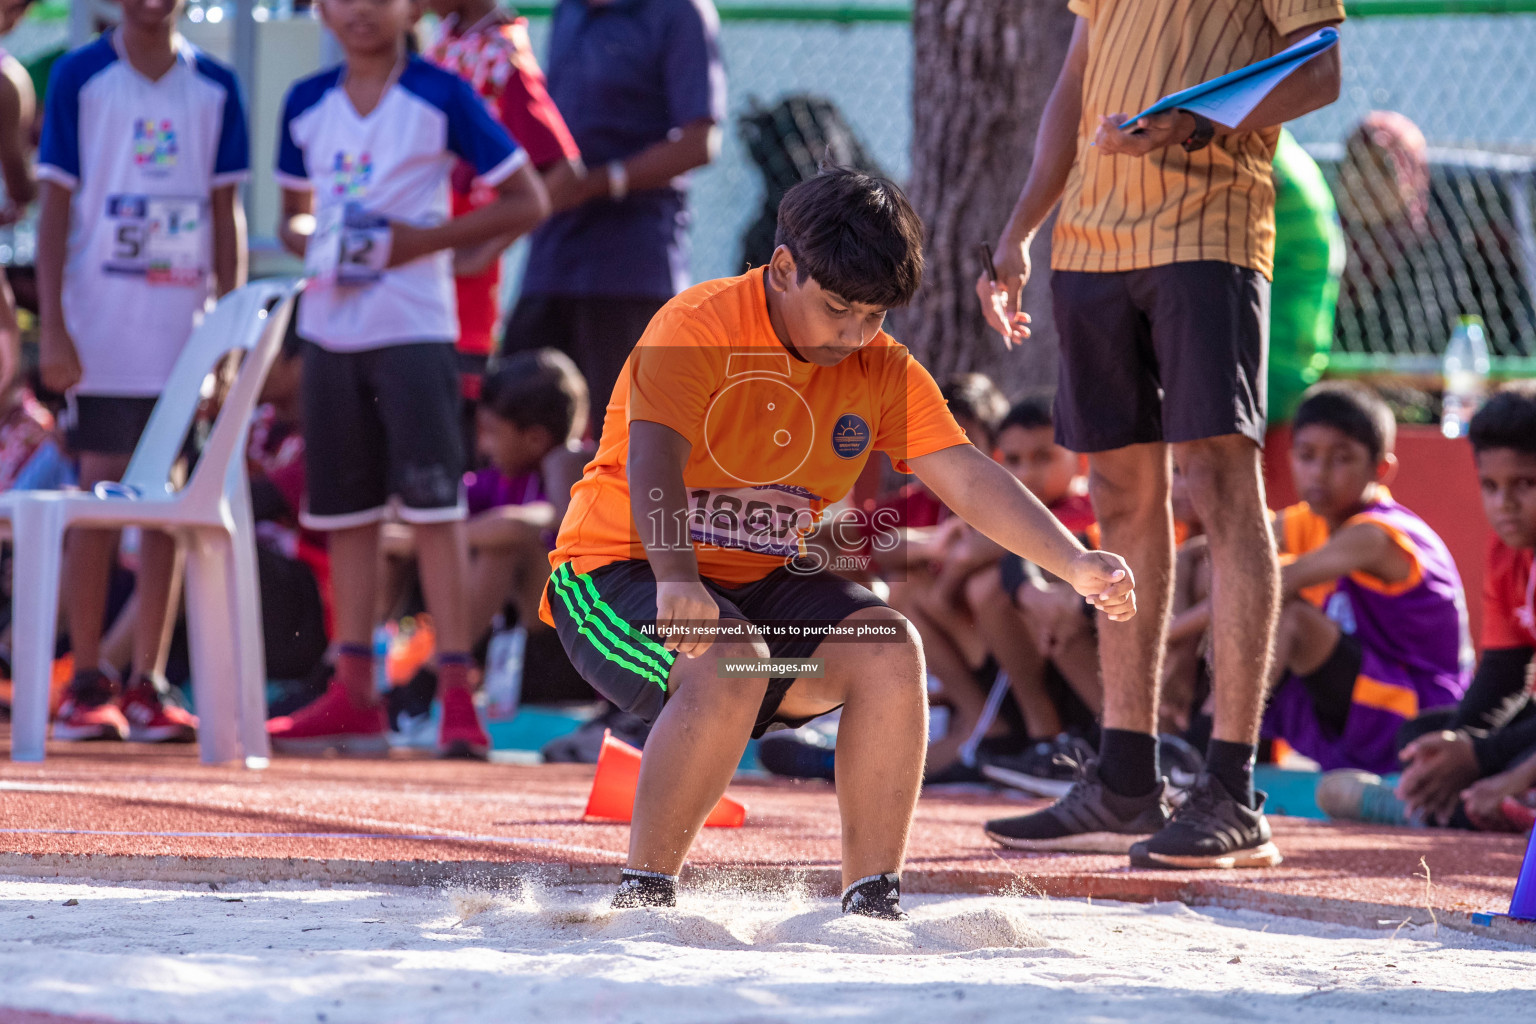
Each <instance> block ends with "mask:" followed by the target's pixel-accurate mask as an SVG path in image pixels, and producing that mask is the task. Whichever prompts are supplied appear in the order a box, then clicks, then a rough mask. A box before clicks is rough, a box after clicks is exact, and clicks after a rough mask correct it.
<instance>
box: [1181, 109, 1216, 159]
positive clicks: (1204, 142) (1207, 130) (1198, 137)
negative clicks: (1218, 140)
mask: <svg viewBox="0 0 1536 1024" xmlns="http://www.w3.org/2000/svg"><path fill="white" fill-rule="evenodd" d="M1174 113H1179V114H1188V115H1189V116H1190V117H1192V118H1194V119H1195V130H1194V131H1192V132H1190V133H1189V138H1187V139H1185V140H1184V141H1183V142H1182V143H1180V145H1182V146H1183V147H1184V152H1186V153H1193V152H1195V151H1196V150H1200V149H1204V148H1205V147H1206V146H1209V145H1210V144H1211V140H1212V139H1214V138H1215V137H1216V125H1215V124H1213V123H1212V121H1211V119H1210V118H1208V117H1201V116H1200V115H1199V114H1197V113H1195V112H1194V111H1193V110H1186V109H1184V108H1183V107H1180V108H1178V110H1176V111H1174Z"/></svg>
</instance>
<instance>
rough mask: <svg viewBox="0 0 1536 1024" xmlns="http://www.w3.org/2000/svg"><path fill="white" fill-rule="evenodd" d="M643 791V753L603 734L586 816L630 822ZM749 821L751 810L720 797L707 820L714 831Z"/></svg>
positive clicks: (705, 822)
mask: <svg viewBox="0 0 1536 1024" xmlns="http://www.w3.org/2000/svg"><path fill="white" fill-rule="evenodd" d="M639 788H640V751H638V750H636V749H635V748H634V747H632V746H630V745H629V744H628V743H625V742H624V741H623V740H616V739H614V738H613V733H612V732H609V731H604V732H603V749H602V751H601V752H599V753H598V755H597V774H596V775H594V776H592V795H591V796H589V797H587V809H586V811H585V812H584V814H583V816H584V817H588V818H606V819H608V820H609V821H629V820H630V819H631V818H632V817H633V816H634V813H635V790H637V789H639ZM746 820H747V809H746V807H744V806H742V805H741V804H740V803H738V802H736V801H735V800H732V799H731V798H730V797H728V796H723V797H721V798H720V802H719V803H717V804H715V809H714V810H712V811H710V812H709V817H708V818H705V819H704V824H705V825H706V826H710V827H714V828H740V827H741V826H742V824H743V823H745V822H746Z"/></svg>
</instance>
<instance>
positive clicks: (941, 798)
mask: <svg viewBox="0 0 1536 1024" xmlns="http://www.w3.org/2000/svg"><path fill="white" fill-rule="evenodd" d="M9 753H10V751H9V735H8V733H7V732H6V731H5V728H4V727H3V726H0V875H13V876H14V875H30V876H37V875H42V876H56V875H62V876H74V877H87V878H94V879H101V880H125V881H127V880H132V881H153V880H162V881H213V882H218V881H220V880H257V881H264V880H268V879H273V878H294V879H311V880H320V881H335V882H359V883H368V884H412V883H417V884H424V883H429V884H439V883H454V882H458V883H470V882H482V883H494V882H496V881H498V880H507V879H510V878H512V877H515V876H519V875H522V874H526V873H527V872H529V871H537V872H540V873H541V874H544V875H548V876H551V877H557V878H562V879H567V880H592V881H598V880H616V879H617V877H618V867H619V865H620V864H621V863H622V861H623V853H624V850H625V846H626V843H627V837H628V826H627V825H623V824H615V823H602V822H586V821H583V820H582V819H581V812H582V809H583V807H584V806H585V802H586V794H587V789H588V787H589V785H590V783H591V778H592V769H591V768H590V767H585V766H566V765H546V766H539V767H521V766H511V765H485V764H475V763H467V762H438V761H432V760H427V759H422V758H417V757H403V756H397V757H394V758H391V759H388V760H371V761H356V760H341V759H300V758H289V759H279V760H276V761H274V762H273V764H272V766H271V767H270V768H268V769H267V770H265V771H259V772H253V771H246V770H244V769H239V768H210V767H205V766H203V765H201V764H199V763H198V761H197V757H196V752H195V750H194V749H192V748H190V747H180V748H167V747H157V748H152V747H142V746H137V745H131V744H91V745H64V744H55V745H51V746H50V749H49V759H48V761H47V762H46V763H44V764H42V765H23V764H13V763H11V762H10V761H9V759H8V758H9ZM731 795H732V796H734V797H735V798H736V799H738V800H741V801H742V802H743V803H745V804H746V805H747V825H746V827H744V828H740V829H706V830H705V832H704V834H703V835H702V836H701V837H700V838H699V841H698V842H697V843H696V844H695V845H694V849H693V853H692V855H691V856H690V859H689V869H688V873H689V875H690V876H692V877H693V878H694V879H700V878H706V877H710V876H717V877H723V876H730V877H731V878H732V879H733V880H736V881H740V882H750V883H755V884H764V885H772V884H774V883H775V882H776V881H781V880H783V879H785V878H786V877H787V876H790V875H793V876H796V877H799V878H803V879H805V880H806V881H808V882H809V883H810V884H812V885H815V886H818V887H820V888H823V889H826V890H828V891H831V890H832V889H834V888H835V887H836V885H837V882H838V871H837V866H838V861H839V850H838V831H839V830H838V818H837V804H836V799H835V796H834V793H833V790H832V787H831V786H830V785H828V784H823V783H812V782H793V781H788V780H768V779H765V780H751V781H744V782H740V783H738V784H736V785H734V786H732V788H731ZM1029 806H1032V805H1030V804H1026V803H1023V802H1021V801H1019V800H1014V799H1009V798H1008V797H1007V796H1006V795H1000V794H995V793H983V792H980V791H978V792H974V793H972V792H960V793H956V792H953V791H950V792H943V791H939V792H932V793H929V794H928V795H925V796H924V798H923V799H922V801H921V802H920V803H919V805H918V810H917V819H916V822H915V824H914V827H913V833H912V844H911V851H910V856H909V858H908V861H907V869H906V873H905V875H904V880H905V882H906V887H907V888H908V889H909V890H911V891H928V892H995V891H998V890H1000V889H1004V888H1010V887H1012V888H1024V889H1034V890H1038V891H1040V892H1042V893H1044V894H1047V895H1051V896H1079V897H1082V896H1086V897H1100V898H1106V899H1128V900H1154V899H1157V900H1174V899H1177V900H1183V901H1185V902H1191V903H1217V904H1222V905H1227V906H1239V907H1247V908H1250V909H1255V910H1265V911H1270V912H1275V913H1283V914H1292V915H1297V916H1304V917H1310V918H1318V919H1327V920H1335V921H1339V922H1341V923H1350V924H1361V925H1370V926H1376V925H1388V926H1395V925H1396V924H1397V923H1398V922H1400V921H1403V920H1408V919H1412V920H1414V921H1423V922H1428V920H1429V914H1430V912H1433V913H1434V915H1435V917H1436V919H1437V920H1438V921H1439V922H1440V923H1441V924H1449V925H1453V926H1458V927H1467V928H1472V927H1474V925H1473V924H1472V922H1471V917H1470V915H1471V914H1472V913H1474V912H1479V911H1503V910H1506V909H1507V908H1508V905H1509V896H1510V892H1511V890H1512V889H1513V886H1514V879H1515V875H1516V872H1517V871H1518V870H1519V866H1520V860H1521V856H1522V853H1523V850H1524V846H1523V840H1522V839H1520V838H1518V837H1515V836H1506V835H1487V834H1477V833H1464V832H1445V831H1436V830H1413V829H1393V828H1376V827H1368V826H1346V825H1337V824H1325V823H1320V822H1312V821H1305V820H1301V819H1289V818H1275V819H1273V821H1274V826H1275V834H1276V841H1277V842H1278V843H1279V845H1280V847H1281V849H1282V851H1283V852H1284V854H1285V857H1286V861H1285V863H1284V864H1283V865H1282V866H1280V867H1279V868H1275V869H1271V870H1265V871H1244V872H1221V871H1197V872H1179V871H1140V870H1132V869H1130V868H1129V867H1128V866H1127V864H1126V861H1125V859H1124V858H1123V857H1109V856H1094V855H1050V854H1043V855H1029V854H1023V853H1017V852H1014V851H1005V850H999V849H998V848H997V847H995V846H994V845H993V844H992V843H991V842H990V841H989V840H987V838H986V837H985V836H984V835H983V834H982V832H981V829H980V825H981V823H982V822H983V821H985V820H986V819H988V818H991V817H996V816H1000V815H1006V814H1013V813H1019V812H1021V811H1022V810H1024V809H1026V808H1027V807H1029ZM1425 866H1427V868H1428V877H1427V879H1426V877H1425V876H1426V872H1425ZM1495 928H1496V933H1497V934H1498V935H1499V937H1502V938H1514V939H1515V940H1516V941H1522V940H1523V941H1528V942H1532V943H1536V924H1531V925H1526V924H1518V923H1512V922H1508V921H1507V920H1505V921H1503V922H1501V923H1499V924H1498V925H1496V926H1495Z"/></svg>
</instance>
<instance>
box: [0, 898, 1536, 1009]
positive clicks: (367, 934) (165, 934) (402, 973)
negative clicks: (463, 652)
mask: <svg viewBox="0 0 1536 1024" xmlns="http://www.w3.org/2000/svg"><path fill="white" fill-rule="evenodd" d="M608 892H609V890H608V889H607V888H606V887H591V888H587V887H580V888H578V887H553V888H552V887H546V886H542V885H539V884H537V883H530V884H526V885H523V886H521V887H513V888H511V889H508V890H505V891H501V892H482V891H460V892H455V891H443V890H433V889H381V888H370V889H363V888H342V887H337V888H329V889H326V888H315V887H313V886H302V885H295V886H293V887H291V888H285V887H278V886H270V885H268V886H261V885H256V884H248V885H239V886H229V887H221V888H220V889H218V890H216V891H214V890H210V889H209V888H208V887H207V886H199V887H193V886H179V887H178V886H128V885H123V886H115V885H114V886H107V885H92V884H77V883H64V882H52V881H35V880H25V881H21V880H17V881H3V880H0V1007H4V1008H11V1009H32V1010H49V1011H52V1012H54V1013H61V1014H79V1015H93V1016H98V1017H105V1018H109V1019H114V1020H121V1021H126V1022H157V1024H158V1022H169V1021H178V1022H181V1021H185V1022H203V1021H207V1022H236V1021H239V1022H248V1021H280V1022H284V1024H286V1022H293V1021H317V1022H325V1024H343V1022H354V1021H355V1022H358V1024H389V1022H394V1021H402V1022H403V1021H411V1022H426V1021H443V1022H450V1021H477V1020H505V1021H518V1022H522V1021H543V1020H548V1021H557V1022H561V1024H575V1022H587V1021H591V1022H614V1024H646V1022H658V1024H659V1022H667V1024H689V1022H699V1024H705V1022H708V1024H718V1022H768V1021H784V1020H792V1021H797V1022H799V1021H838V1022H842V1021H877V1022H879V1024H917V1022H924V1024H926V1022H930V1021H993V1020H1021V1019H1029V1020H1041V1021H1052V1022H1055V1021H1068V1020H1093V1021H1119V1020H1125V1021H1131V1020H1135V1021H1151V1022H1161V1021H1168V1022H1174V1021H1177V1022H1181V1024H1182V1022H1189V1021H1203V1020H1218V1019H1220V1020H1232V1019H1237V1020H1243V1021H1250V1022H1261V1021H1298V1020H1305V1021H1308V1022H1309V1024H1315V1022H1323V1021H1328V1020H1345V1019H1347V1020H1348V1021H1350V1022H1352V1024H1353V1022H1365V1021H1378V1020H1379V1021H1392V1022H1394V1024H1397V1022H1399V1021H1400V1020H1401V1019H1402V1018H1403V1017H1405V1016H1422V1017H1426V1018H1429V1019H1436V1018H1439V1019H1448V1018H1452V1017H1454V1018H1458V1019H1463V1020H1467V1019H1478V1020H1479V1021H1480V1022H1485V1024H1486V1022H1493V1021H1503V1020H1509V1021H1516V1020H1519V1021H1529V1020H1530V1000H1531V998H1532V994H1533V992H1536V981H1533V980H1532V979H1533V978H1536V950H1532V949H1530V948H1527V947H1515V946H1506V945H1502V944H1499V943H1496V942H1492V941H1489V940H1486V939H1480V938H1476V937H1473V936H1469V935H1466V934H1463V933H1460V932H1455V931H1451V930H1449V929H1441V930H1439V931H1438V932H1436V930H1434V929H1432V928H1429V927H1404V928H1402V929H1401V930H1399V931H1398V932H1396V933H1395V934H1394V933H1392V932H1391V931H1381V932H1368V931H1359V930H1354V929H1347V928H1341V927H1336V926H1329V925H1319V924H1314V923H1310V922H1304V921H1297V920H1291V919H1286V918H1278V917H1270V916H1266V915H1262V914H1255V913H1249V912H1237V911H1225V910H1210V909H1201V910H1194V909H1190V908H1188V907H1185V906H1183V905H1182V904H1177V903H1164V904H1156V905H1150V906H1144V905H1133V904H1123V903H1102V902H1093V903H1087V902H1081V901H1074V900H1045V899H1037V898H1031V897H1027V896H1024V895H1015V896H990V897H982V896H920V895H919V896H908V897H907V898H906V900H905V901H904V902H905V903H906V904H907V905H908V908H909V910H910V911H911V912H912V921H911V922H909V923H905V924H899V923H888V922H879V921H871V920H867V919H850V918H844V917H842V916H841V915H840V914H838V913H837V908H836V905H835V904H834V902H833V901H831V900H828V899H820V898H812V897H808V896H806V895H804V894H803V893H801V892H799V891H797V890H796V889H794V888H793V887H791V888H787V889H784V890H781V891H778V892H749V893H743V892H739V891H702V892H701V891H697V890H694V891H690V892H688V893H686V894H685V897H684V899H683V901H682V904H681V905H680V906H679V907H678V908H677V909H675V910H666V911H636V910H631V911H623V912H612V911H610V910H608V909H607V907H606V899H607V895H608ZM69 900H76V901H78V902H77V903H76V904H75V905H71V906H66V905H65V904H66V902H67V901H69ZM0 1019H4V1013H3V1011H0Z"/></svg>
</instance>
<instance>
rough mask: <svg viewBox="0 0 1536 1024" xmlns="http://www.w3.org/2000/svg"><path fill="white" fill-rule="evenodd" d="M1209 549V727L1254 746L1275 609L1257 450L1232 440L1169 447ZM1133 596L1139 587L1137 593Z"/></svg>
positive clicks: (1276, 574)
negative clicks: (1211, 694) (1211, 704)
mask: <svg viewBox="0 0 1536 1024" xmlns="http://www.w3.org/2000/svg"><path fill="white" fill-rule="evenodd" d="M1175 455H1176V457H1177V458H1178V460H1179V468H1180V470H1181V471H1182V472H1183V474H1184V476H1185V478H1186V480H1187V481H1188V485H1189V497H1190V500H1191V501H1192V502H1193V503H1194V506H1195V511H1196V513H1197V514H1198V515H1199V516H1200V520H1201V522H1203V523H1205V524H1206V530H1207V533H1208V536H1209V537H1210V549H1211V608H1212V639H1213V642H1214V645H1215V669H1216V679H1215V684H1214V690H1215V698H1216V699H1215V707H1216V714H1215V729H1214V732H1213V734H1212V735H1213V737H1214V738H1215V739H1218V740H1224V741H1226V742H1228V743H1242V744H1252V743H1256V742H1257V741H1258V737H1259V718H1260V716H1261V715H1262V713H1263V710H1264V692H1265V685H1266V683H1267V682H1268V680H1269V679H1270V667H1269V666H1270V648H1271V644H1272V641H1273V639H1274V633H1275V619H1276V615H1277V613H1278V610H1279V606H1280V568H1279V563H1278V561H1277V560H1276V558H1275V547H1274V539H1273V536H1272V534H1271V532H1270V526H1269V515H1268V512H1267V510H1266V509H1265V506H1264V479H1263V476H1262V475H1261V469H1260V465H1259V449H1258V446H1257V445H1255V444H1254V443H1253V442H1252V441H1250V440H1249V439H1248V438H1246V437H1243V436H1241V435H1238V434H1229V435H1227V436H1225V437H1213V438H1207V439H1206V440H1203V441H1192V442H1189V443H1186V444H1180V445H1176V446H1175ZM1138 590H1139V587H1138Z"/></svg>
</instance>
